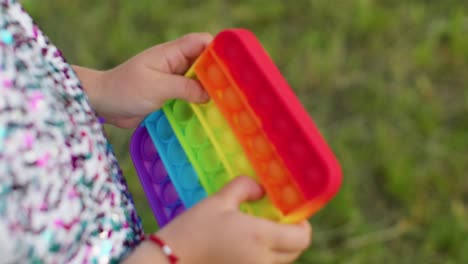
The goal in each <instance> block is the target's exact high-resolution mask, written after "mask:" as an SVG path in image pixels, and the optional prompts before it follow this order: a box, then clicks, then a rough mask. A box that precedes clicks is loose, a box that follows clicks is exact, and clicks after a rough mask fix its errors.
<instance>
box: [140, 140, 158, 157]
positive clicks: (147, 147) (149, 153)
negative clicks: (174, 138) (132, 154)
mask: <svg viewBox="0 0 468 264" xmlns="http://www.w3.org/2000/svg"><path fill="white" fill-rule="evenodd" d="M142 141H143V144H141V145H140V148H141V149H140V150H141V156H142V157H143V158H144V159H145V160H148V161H152V160H154V159H156V158H158V154H157V153H156V150H155V147H154V144H153V141H151V138H150V136H149V135H146V136H145V138H144V139H143V140H142Z"/></svg>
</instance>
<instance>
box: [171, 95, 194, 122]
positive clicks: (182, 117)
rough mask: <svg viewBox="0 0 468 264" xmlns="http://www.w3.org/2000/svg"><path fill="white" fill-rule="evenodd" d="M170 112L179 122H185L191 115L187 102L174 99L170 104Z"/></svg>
mask: <svg viewBox="0 0 468 264" xmlns="http://www.w3.org/2000/svg"><path fill="white" fill-rule="evenodd" d="M172 114H173V115H174V118H175V119H176V120H177V121H179V122H187V121H188V120H190V119H191V118H192V116H193V112H192V109H190V105H189V104H188V103H187V102H184V101H182V100H176V101H175V102H174V105H173V106H172Z"/></svg>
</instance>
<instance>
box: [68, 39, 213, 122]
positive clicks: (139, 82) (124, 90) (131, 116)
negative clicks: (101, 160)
mask: <svg viewBox="0 0 468 264" xmlns="http://www.w3.org/2000/svg"><path fill="white" fill-rule="evenodd" d="M211 40H212V36H211V35H209V34H207V33H193V34H189V35H186V36H184V37H182V38H180V39H177V40H175V41H172V42H167V43H164V44H161V45H157V46H154V47H152V48H149V49H147V50H145V51H143V52H142V53H140V54H138V55H136V56H135V57H133V58H131V59H130V60H128V61H127V62H125V63H123V64H121V65H119V66H118V67H116V68H114V69H111V70H108V71H104V72H100V71H94V70H90V69H86V68H81V67H77V66H75V67H74V69H75V71H76V72H77V74H78V77H79V78H80V80H81V82H82V84H83V87H84V89H85V91H86V93H87V94H88V97H89V99H90V102H91V105H92V106H93V108H94V109H95V110H96V112H97V113H98V114H99V115H100V116H101V117H104V118H105V119H106V122H108V123H111V124H114V125H116V126H119V127H136V126H137V125H138V124H139V123H140V122H141V121H142V120H143V118H144V117H145V116H146V115H147V114H149V113H151V112H152V111H155V110H157V109H159V108H160V107H161V106H162V105H163V104H164V102H165V101H166V100H168V99H172V98H180V99H184V100H186V101H189V102H194V103H203V102H206V101H208V100H209V97H208V94H207V93H206V92H205V91H204V90H203V88H202V87H201V86H200V84H199V83H198V82H197V81H195V80H192V79H189V78H185V77H184V76H183V74H184V73H185V72H186V71H187V70H188V69H189V67H190V66H191V64H192V63H193V62H194V61H195V59H196V58H197V57H198V56H199V55H200V54H201V53H202V51H203V50H204V49H205V47H206V46H207V45H208V44H209V42H211Z"/></svg>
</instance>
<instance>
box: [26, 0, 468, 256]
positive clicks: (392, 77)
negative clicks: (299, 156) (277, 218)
mask: <svg viewBox="0 0 468 264" xmlns="http://www.w3.org/2000/svg"><path fill="white" fill-rule="evenodd" d="M23 3H24V6H25V9H26V10H28V11H29V12H30V13H31V14H32V16H33V17H34V19H35V20H36V21H37V22H38V23H39V24H40V25H41V26H42V28H43V30H44V31H45V32H46V33H47V34H48V35H49V36H50V38H51V39H52V41H53V42H54V43H55V44H57V45H58V46H59V47H60V48H61V49H62V50H63V52H64V54H65V56H66V57H67V58H68V60H69V61H70V62H71V63H73V64H79V65H83V66H88V67H93V68H98V69H108V68H110V67H113V66H115V65H117V64H119V63H121V62H123V61H124V60H126V59H127V58H129V57H130V56H132V55H135V54H136V53H137V52H139V51H141V50H143V49H145V48H147V47H150V46H151V45H154V44H157V43H161V42H164V41H168V40H171V39H174V38H176V37H178V36H181V35H183V34H185V33H188V32H192V31H208V32H211V33H213V34H215V33H216V32H218V31H220V30H222V29H223V28H227V27H245V28H249V29H250V30H252V31H253V32H254V33H255V34H256V35H257V36H258V38H259V39H260V41H261V42H262V43H263V44H264V46H265V48H266V49H267V50H268V52H269V53H270V55H271V56H272V58H273V59H274V61H275V62H276V63H277V65H278V66H279V68H280V70H281V71H282V72H283V74H284V76H285V77H286V78H287V80H288V81H289V83H290V84H291V86H292V87H293V88H294V89H295V91H296V93H297V94H298V96H299V98H300V100H301V101H302V103H303V104H304V105H305V107H306V108H307V110H308V111H309V112H310V114H311V116H312V117H313V118H314V120H315V122H316V124H317V126H318V127H319V128H320V130H321V131H322V133H323V135H324V136H325V138H326V139H327V140H328V142H329V144H330V145H331V147H332V149H333V150H334V152H335V153H336V155H337V156H338V159H339V161H340V162H341V165H342V167H343V172H344V182H343V186H342V189H341V190H340V192H339V195H338V196H337V197H336V198H335V199H334V200H333V201H332V202H331V203H330V204H329V206H327V207H326V208H325V209H324V210H322V211H321V212H320V213H318V214H317V215H316V216H314V217H313V218H312V219H311V222H312V223H313V225H314V238H313V245H312V246H311V247H310V249H308V250H307V251H306V252H305V253H304V255H303V256H302V257H301V259H300V260H299V261H298V263H468V179H467V176H468V172H467V171H468V1H462V0H460V1H455V0H445V1H422V0H414V1H390V0H380V1H378V0H374V1H372V0H347V1H326V0H317V1H307V0H290V1H286V0H283V1H280V0H256V1H247V0H239V1H228V0H224V1H216V0H204V1H198V0H185V1H182V0H170V1H168V0H133V1H129V0H112V1H110V0H109V1H91V0H81V1H78V0H41V1H33V0H25V1H23ZM107 130H108V132H109V137H110V140H111V142H112V144H113V145H114V148H115V151H116V153H117V156H118V159H119V160H120V163H121V165H122V168H123V171H124V173H125V175H126V178H127V180H128V183H129V185H130V187H131V190H132V192H133V195H134V198H135V201H136V204H137V207H138V210H139V213H140V215H141V216H142V218H143V221H144V226H145V229H146V230H147V231H154V230H156V225H155V223H154V220H153V218H152V215H151V212H150V209H149V207H148V205H147V204H146V201H145V197H144V194H143V192H142V190H141V187H140V185H139V182H138V180H137V177H136V175H135V171H134V169H133V166H132V163H131V161H130V157H129V151H128V142H129V137H130V135H131V133H132V131H130V130H119V129H115V128H111V127H107Z"/></svg>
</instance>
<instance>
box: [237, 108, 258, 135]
mask: <svg viewBox="0 0 468 264" xmlns="http://www.w3.org/2000/svg"><path fill="white" fill-rule="evenodd" d="M235 118H236V119H235V120H236V121H237V124H238V125H239V129H240V130H241V131H242V133H244V134H252V133H254V132H255V131H256V130H257V125H256V124H255V120H254V119H253V118H252V117H251V116H250V115H249V113H247V111H242V112H240V113H239V114H237V115H236V116H235Z"/></svg>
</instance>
